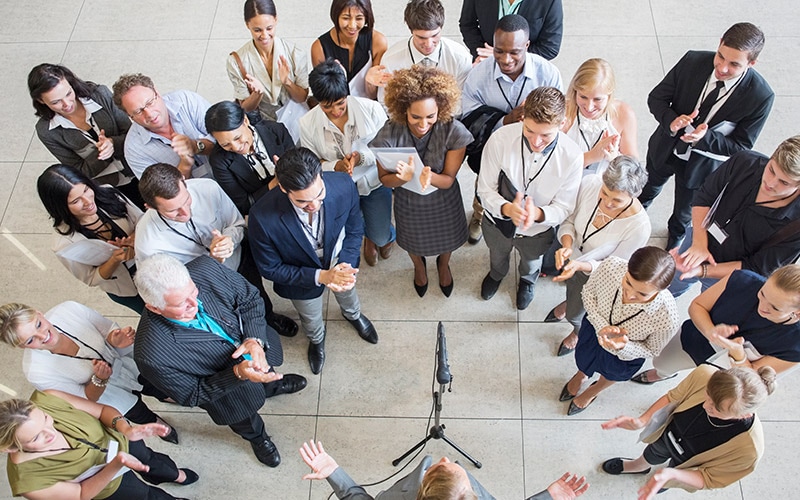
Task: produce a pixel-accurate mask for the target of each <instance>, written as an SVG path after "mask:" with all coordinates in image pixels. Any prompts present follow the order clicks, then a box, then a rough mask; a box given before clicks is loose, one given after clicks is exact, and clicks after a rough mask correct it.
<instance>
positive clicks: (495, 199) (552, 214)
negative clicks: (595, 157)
mask: <svg viewBox="0 0 800 500" xmlns="http://www.w3.org/2000/svg"><path fill="white" fill-rule="evenodd" d="M557 140H558V143H556V145H555V148H554V149H553V150H552V155H549V156H550V158H549V160H548V159H547V156H546V155H542V154H537V153H533V154H531V152H530V151H529V150H528V148H527V147H526V146H524V145H523V144H522V123H521V122H519V123H512V124H510V125H506V126H504V127H501V128H500V129H498V130H496V131H495V132H494V133H492V135H491V137H489V140H488V141H486V146H485V147H484V149H483V156H482V159H481V173H480V174H479V175H478V196H479V197H480V199H481V204H482V205H483V208H484V209H485V210H486V212H487V213H488V216H489V217H491V218H493V219H495V218H497V219H501V220H502V219H506V217H504V216H503V215H501V214H502V212H501V207H502V206H503V205H504V204H506V203H509V202H508V201H507V200H506V199H505V198H503V197H502V196H501V195H500V193H499V192H498V182H497V179H498V176H499V175H500V171H501V170H503V171H504V172H505V174H506V176H508V178H509V180H510V181H511V183H512V184H513V185H514V187H516V188H517V190H518V191H523V190H524V192H525V195H526V196H529V197H533V204H534V205H536V206H537V207H539V208H541V209H542V212H544V220H543V221H542V222H534V223H533V224H531V227H530V228H528V229H527V230H525V231H522V230H520V229H519V228H518V229H517V234H518V235H523V236H534V235H537V234H539V233H541V232H543V231H545V230H547V229H549V228H551V227H554V226H557V225H559V224H561V223H562V222H563V221H564V219H566V218H567V216H568V215H569V214H570V213H572V211H573V210H574V209H575V200H576V199H577V196H578V188H579V186H580V182H581V170H582V169H583V153H582V152H581V150H580V148H579V147H578V145H577V144H575V142H574V141H573V140H572V139H570V138H569V137H567V136H566V135H565V134H564V133H563V132H558V139H557ZM520 147H522V151H523V157H524V161H525V164H524V165H523V158H522V157H520ZM545 161H546V164H544V168H543V169H542V171H541V173H540V174H539V175H538V177H536V179H535V180H533V181H532V182H530V183H528V181H529V180H530V178H532V177H533V175H534V174H535V173H536V172H537V171H539V169H540V168H541V167H542V165H543V162H545ZM523 168H524V172H523ZM523 178H524V179H523ZM525 184H528V188H527V189H525Z"/></svg>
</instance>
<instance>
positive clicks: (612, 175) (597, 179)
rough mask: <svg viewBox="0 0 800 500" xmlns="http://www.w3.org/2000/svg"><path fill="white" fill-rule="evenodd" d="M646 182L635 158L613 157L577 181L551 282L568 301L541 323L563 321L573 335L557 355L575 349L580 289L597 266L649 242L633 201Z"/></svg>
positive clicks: (646, 221) (560, 232) (640, 211)
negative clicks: (600, 172)
mask: <svg viewBox="0 0 800 500" xmlns="http://www.w3.org/2000/svg"><path fill="white" fill-rule="evenodd" d="M645 183H647V171H646V170H645V169H644V167H643V166H642V165H641V164H639V162H638V161H636V160H635V159H634V158H632V157H630V156H625V155H622V156H618V157H617V158H615V159H614V160H613V161H612V162H611V163H610V164H609V165H608V168H607V169H606V170H605V172H603V175H602V176H600V175H587V176H586V177H584V178H583V181H582V182H581V188H580V191H579V192H578V201H577V203H576V205H575V211H574V212H572V214H570V216H569V217H567V219H566V220H565V221H564V222H563V223H562V224H561V227H560V228H559V230H558V240H559V242H560V243H561V248H559V249H558V250H556V254H555V257H556V267H557V268H558V269H560V270H561V274H560V275H558V276H556V277H554V278H553V281H564V282H566V285H567V300H566V301H564V302H561V303H560V304H559V305H557V306H556V307H555V308H554V309H553V310H552V311H550V313H549V314H548V315H547V317H546V318H545V322H548V323H550V322H555V321H560V320H562V319H564V318H565V317H566V318H567V320H568V321H569V322H570V324H571V325H572V332H571V333H570V334H569V335H568V336H567V337H566V338H565V339H564V340H563V341H561V345H559V347H558V355H559V356H564V355H566V354H569V353H570V352H572V351H574V350H575V345H576V344H577V343H578V330H580V327H581V319H583V314H584V312H585V311H584V310H583V300H581V290H582V289H583V286H584V285H585V284H586V280H588V279H589V275H590V274H592V272H593V271H594V270H595V269H597V266H598V265H599V264H600V261H601V260H603V259H605V258H606V257H608V256H610V255H614V256H616V257H619V258H621V259H625V260H627V259H629V258H630V256H631V254H632V253H633V252H634V250H636V249H637V248H641V247H643V246H644V245H646V244H647V240H648V238H650V218H649V217H648V216H647V212H645V211H644V208H642V205H641V203H639V200H637V199H636V197H637V196H639V195H640V194H641V192H642V188H643V187H644V185H645Z"/></svg>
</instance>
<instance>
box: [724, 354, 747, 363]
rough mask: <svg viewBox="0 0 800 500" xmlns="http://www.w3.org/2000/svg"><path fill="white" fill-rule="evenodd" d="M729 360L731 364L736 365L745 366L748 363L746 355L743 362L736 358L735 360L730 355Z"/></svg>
mask: <svg viewBox="0 0 800 500" xmlns="http://www.w3.org/2000/svg"><path fill="white" fill-rule="evenodd" d="M728 358H730V360H731V363H733V364H734V365H743V364H745V363H747V355H745V357H744V358H743V359H742V360H741V361H739V360H737V359H736V358H734V357H733V356H731V355H730V354H729V355H728Z"/></svg>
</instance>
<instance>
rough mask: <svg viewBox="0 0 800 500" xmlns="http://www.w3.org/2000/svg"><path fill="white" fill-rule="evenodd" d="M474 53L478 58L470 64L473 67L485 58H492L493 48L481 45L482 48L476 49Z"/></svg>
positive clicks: (486, 44)
mask: <svg viewBox="0 0 800 500" xmlns="http://www.w3.org/2000/svg"><path fill="white" fill-rule="evenodd" d="M475 51H476V52H477V53H478V57H476V58H475V62H474V63H472V65H473V66H474V65H476V64H478V63H479V62H481V61H483V60H484V59H486V58H487V57H494V47H492V46H491V45H489V44H488V43H486V42H484V43H483V47H478V48H477V49H475Z"/></svg>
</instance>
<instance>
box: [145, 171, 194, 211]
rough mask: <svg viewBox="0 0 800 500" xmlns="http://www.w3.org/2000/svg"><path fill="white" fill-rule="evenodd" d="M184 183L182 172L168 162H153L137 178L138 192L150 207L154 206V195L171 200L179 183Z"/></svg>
mask: <svg viewBox="0 0 800 500" xmlns="http://www.w3.org/2000/svg"><path fill="white" fill-rule="evenodd" d="M181 182H183V184H184V185H186V181H185V180H184V179H183V174H181V171H180V170H178V169H177V168H175V167H173V166H172V165H170V164H168V163H154V164H153V165H150V166H149V167H147V168H146V169H144V172H143V173H142V178H141V179H139V194H141V195H142V199H143V200H144V202H145V203H147V204H148V205H149V206H150V207H151V208H156V203H155V200H156V197H158V198H163V199H165V200H171V199H173V198H175V197H176V196H178V193H179V192H180V190H181V188H180V183H181Z"/></svg>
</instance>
